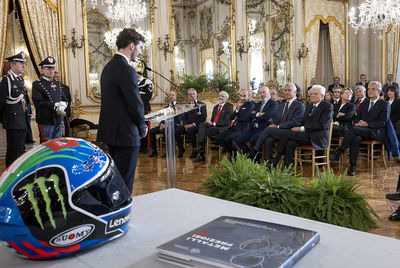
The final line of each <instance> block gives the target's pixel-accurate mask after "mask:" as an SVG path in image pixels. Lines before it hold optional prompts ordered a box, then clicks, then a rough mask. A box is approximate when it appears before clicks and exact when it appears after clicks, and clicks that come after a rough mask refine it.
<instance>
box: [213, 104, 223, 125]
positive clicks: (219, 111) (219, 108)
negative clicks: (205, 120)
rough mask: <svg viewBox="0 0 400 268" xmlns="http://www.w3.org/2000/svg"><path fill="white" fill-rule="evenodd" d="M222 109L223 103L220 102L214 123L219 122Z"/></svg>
mask: <svg viewBox="0 0 400 268" xmlns="http://www.w3.org/2000/svg"><path fill="white" fill-rule="evenodd" d="M221 110H222V105H221V104H220V105H219V106H218V110H217V114H216V115H215V118H214V123H218V120H219V115H220V114H221Z"/></svg>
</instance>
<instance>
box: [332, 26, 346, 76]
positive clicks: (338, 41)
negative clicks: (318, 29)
mask: <svg viewBox="0 0 400 268" xmlns="http://www.w3.org/2000/svg"><path fill="white" fill-rule="evenodd" d="M329 38H330V39H331V53H332V63H333V73H334V76H338V77H340V78H341V79H342V80H343V81H344V78H345V66H346V55H345V53H344V52H345V45H344V34H343V31H342V29H341V28H340V27H339V26H337V25H336V23H335V21H332V20H330V21H329Z"/></svg>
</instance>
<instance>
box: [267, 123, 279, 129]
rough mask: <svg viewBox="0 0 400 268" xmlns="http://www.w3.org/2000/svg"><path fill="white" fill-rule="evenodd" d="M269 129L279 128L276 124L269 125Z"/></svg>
mask: <svg viewBox="0 0 400 268" xmlns="http://www.w3.org/2000/svg"><path fill="white" fill-rule="evenodd" d="M268 127H270V128H277V127H278V126H277V125H276V124H271V125H269V126H268Z"/></svg>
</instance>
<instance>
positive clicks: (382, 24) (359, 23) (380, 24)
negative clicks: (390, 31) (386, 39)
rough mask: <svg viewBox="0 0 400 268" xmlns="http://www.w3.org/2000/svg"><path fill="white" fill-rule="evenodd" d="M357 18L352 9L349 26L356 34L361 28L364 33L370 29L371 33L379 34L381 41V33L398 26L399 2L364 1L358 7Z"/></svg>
mask: <svg viewBox="0 0 400 268" xmlns="http://www.w3.org/2000/svg"><path fill="white" fill-rule="evenodd" d="M358 9H359V14H358V17H357V16H356V9H355V8H354V7H353V8H351V10H350V13H349V24H350V25H351V26H352V27H353V28H354V30H355V32H356V33H357V32H358V30H359V29H360V28H361V29H362V30H363V31H364V32H365V30H366V29H368V28H370V29H372V30H373V32H374V33H375V32H379V36H378V37H379V39H382V31H383V30H385V29H386V28H387V27H388V26H389V25H393V26H398V25H400V2H399V1H398V0H366V2H365V3H362V4H361V5H360V6H359V7H358Z"/></svg>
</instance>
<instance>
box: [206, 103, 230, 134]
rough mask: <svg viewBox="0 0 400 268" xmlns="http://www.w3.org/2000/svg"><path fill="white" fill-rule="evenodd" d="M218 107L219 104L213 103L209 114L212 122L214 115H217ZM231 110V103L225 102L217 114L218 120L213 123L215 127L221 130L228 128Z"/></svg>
mask: <svg viewBox="0 0 400 268" xmlns="http://www.w3.org/2000/svg"><path fill="white" fill-rule="evenodd" d="M218 107H219V104H217V105H215V106H214V108H213V111H212V115H211V121H212V122H214V120H215V116H216V115H217V112H218ZM232 112H233V105H232V104H230V103H228V102H226V103H225V104H224V106H222V110H221V113H220V114H219V118H218V122H217V123H216V124H215V126H216V127H219V128H221V131H220V132H222V131H224V129H226V128H229V125H230V123H231V120H230V118H231V115H232Z"/></svg>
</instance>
